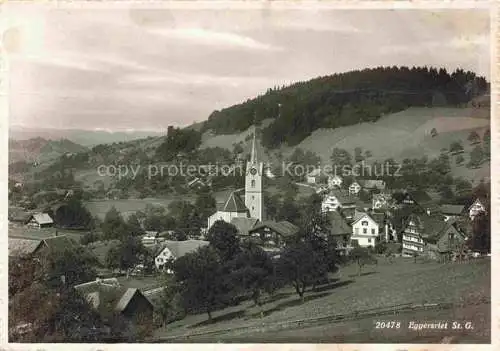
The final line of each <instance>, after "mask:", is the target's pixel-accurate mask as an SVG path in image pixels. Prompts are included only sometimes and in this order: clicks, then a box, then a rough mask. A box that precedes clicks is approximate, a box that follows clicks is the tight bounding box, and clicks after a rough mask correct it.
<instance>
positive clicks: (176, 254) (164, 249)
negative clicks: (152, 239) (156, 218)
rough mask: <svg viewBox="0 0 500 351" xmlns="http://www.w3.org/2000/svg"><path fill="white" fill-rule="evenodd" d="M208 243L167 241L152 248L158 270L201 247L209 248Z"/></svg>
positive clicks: (201, 241)
mask: <svg viewBox="0 0 500 351" xmlns="http://www.w3.org/2000/svg"><path fill="white" fill-rule="evenodd" d="M208 244H209V242H208V241H204V240H184V241H174V240H165V241H164V242H162V243H161V244H158V245H155V246H154V247H152V248H151V250H152V253H153V257H154V259H155V266H156V269H159V270H161V269H163V268H164V267H165V264H166V263H168V262H169V261H171V260H172V261H174V260H176V259H178V258H180V257H182V256H184V255H186V254H188V253H191V252H194V251H196V250H198V249H199V248H201V247H204V246H207V245H208Z"/></svg>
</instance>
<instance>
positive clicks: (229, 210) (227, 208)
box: [207, 191, 250, 229]
mask: <svg viewBox="0 0 500 351" xmlns="http://www.w3.org/2000/svg"><path fill="white" fill-rule="evenodd" d="M237 217H242V218H248V217H250V214H249V211H248V209H247V207H246V206H245V204H244V202H243V200H241V198H240V196H239V195H238V194H237V193H236V192H235V191H233V192H231V194H230V195H229V197H228V198H227V200H226V201H225V202H224V203H223V204H217V211H216V212H215V213H214V214H212V215H211V216H210V217H208V227H207V228H208V229H210V228H211V227H212V226H213V225H214V223H215V222H216V221H224V222H227V223H231V220H232V219H233V218H237Z"/></svg>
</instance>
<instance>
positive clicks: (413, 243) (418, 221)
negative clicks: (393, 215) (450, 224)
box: [402, 215, 447, 256]
mask: <svg viewBox="0 0 500 351" xmlns="http://www.w3.org/2000/svg"><path fill="white" fill-rule="evenodd" d="M446 225H447V223H446V222H445V221H444V218H442V217H438V216H428V215H420V216H419V215H411V216H410V217H408V220H407V222H406V225H405V226H404V230H403V242H402V244H403V250H402V254H403V256H413V255H421V254H423V253H424V248H425V245H426V243H427V242H429V240H430V241H432V238H435V237H436V236H437V235H438V233H440V232H441V231H442V230H443V229H444V228H445V227H446Z"/></svg>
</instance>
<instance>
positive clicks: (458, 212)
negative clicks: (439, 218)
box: [439, 204, 465, 221]
mask: <svg viewBox="0 0 500 351" xmlns="http://www.w3.org/2000/svg"><path fill="white" fill-rule="evenodd" d="M464 210H465V206H464V205H454V204H443V205H441V206H440V207H439V212H440V213H441V214H442V215H443V216H444V217H445V219H444V220H445V221H449V220H455V219H457V218H459V217H461V216H462V215H463V214H464Z"/></svg>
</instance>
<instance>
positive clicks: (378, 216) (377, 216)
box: [370, 212, 385, 226]
mask: <svg viewBox="0 0 500 351" xmlns="http://www.w3.org/2000/svg"><path fill="white" fill-rule="evenodd" d="M370 217H372V218H373V220H374V221H375V222H377V223H378V225H379V226H383V225H384V222H385V213H380V212H373V213H371V214H370Z"/></svg>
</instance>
